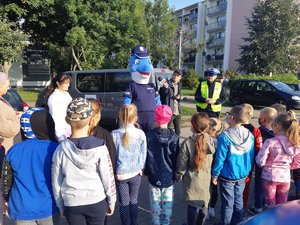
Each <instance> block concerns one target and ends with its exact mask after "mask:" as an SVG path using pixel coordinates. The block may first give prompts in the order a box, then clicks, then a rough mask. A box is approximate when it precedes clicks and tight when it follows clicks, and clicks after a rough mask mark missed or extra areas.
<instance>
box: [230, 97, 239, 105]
mask: <svg viewBox="0 0 300 225" xmlns="http://www.w3.org/2000/svg"><path fill="white" fill-rule="evenodd" d="M231 104H232V105H233V106H234V105H239V104H240V101H239V100H238V98H237V97H234V98H232V99H231Z"/></svg>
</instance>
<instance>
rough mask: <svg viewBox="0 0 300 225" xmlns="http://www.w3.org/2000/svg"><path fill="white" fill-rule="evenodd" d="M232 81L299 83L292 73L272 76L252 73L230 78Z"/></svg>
mask: <svg viewBox="0 0 300 225" xmlns="http://www.w3.org/2000/svg"><path fill="white" fill-rule="evenodd" d="M230 79H232V80H276V81H281V82H284V83H299V80H298V78H297V76H296V75H295V74H293V73H284V74H274V75H272V76H259V75H256V74H254V73H251V74H247V75H241V74H240V75H236V76H232V77H230Z"/></svg>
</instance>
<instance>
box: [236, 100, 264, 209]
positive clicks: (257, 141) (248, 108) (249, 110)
mask: <svg viewBox="0 0 300 225" xmlns="http://www.w3.org/2000/svg"><path fill="white" fill-rule="evenodd" d="M241 106H242V107H243V108H244V110H245V113H246V114H247V117H246V120H245V121H244V123H243V126H244V127H245V128H247V129H248V130H249V131H250V132H251V133H252V134H253V136H254V157H255V156H256V155H257V153H258V151H259V150H260V149H261V146H262V137H261V133H260V130H259V129H258V128H257V127H255V126H253V125H252V124H251V123H250V120H251V118H252V117H253V107H252V105H250V104H247V103H244V104H242V105H241ZM253 163H254V161H253ZM252 169H253V166H252ZM252 169H251V171H250V173H249V175H248V177H247V178H246V181H245V182H246V185H245V190H244V193H243V204H244V209H248V207H249V192H250V183H251V178H252Z"/></svg>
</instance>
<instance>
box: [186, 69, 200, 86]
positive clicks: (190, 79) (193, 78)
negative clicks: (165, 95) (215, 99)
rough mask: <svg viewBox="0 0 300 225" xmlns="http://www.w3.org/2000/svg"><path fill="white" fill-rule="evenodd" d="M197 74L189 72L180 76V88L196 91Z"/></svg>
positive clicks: (197, 83) (192, 71) (193, 71)
mask: <svg viewBox="0 0 300 225" xmlns="http://www.w3.org/2000/svg"><path fill="white" fill-rule="evenodd" d="M198 79H199V74H197V73H196V71H195V70H189V71H187V73H185V74H184V75H183V76H182V86H183V87H185V88H188V89H193V90H194V89H196V88H197V87H198V85H199V80H198Z"/></svg>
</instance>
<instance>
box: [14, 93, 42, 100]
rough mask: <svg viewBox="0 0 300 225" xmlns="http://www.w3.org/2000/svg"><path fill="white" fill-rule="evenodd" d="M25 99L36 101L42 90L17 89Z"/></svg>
mask: <svg viewBox="0 0 300 225" xmlns="http://www.w3.org/2000/svg"><path fill="white" fill-rule="evenodd" d="M17 91H18V93H19V95H20V96H21V98H22V99H23V101H25V102H35V101H36V99H37V96H38V94H39V93H40V91H24V90H17Z"/></svg>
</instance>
